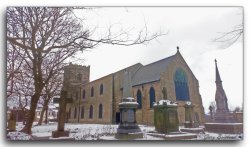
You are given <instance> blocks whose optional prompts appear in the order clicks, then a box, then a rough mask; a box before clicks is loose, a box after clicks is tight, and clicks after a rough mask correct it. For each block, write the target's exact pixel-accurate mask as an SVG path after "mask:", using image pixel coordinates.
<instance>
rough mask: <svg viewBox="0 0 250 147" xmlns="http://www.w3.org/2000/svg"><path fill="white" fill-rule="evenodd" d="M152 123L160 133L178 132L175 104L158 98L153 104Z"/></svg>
mask: <svg viewBox="0 0 250 147" xmlns="http://www.w3.org/2000/svg"><path fill="white" fill-rule="evenodd" d="M154 125H155V130H156V131H157V132H160V133H165V134H166V133H170V132H179V119H178V112H177V104H176V103H173V102H171V101H170V100H160V101H159V102H157V103H156V104H154Z"/></svg>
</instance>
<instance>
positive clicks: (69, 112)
mask: <svg viewBox="0 0 250 147" xmlns="http://www.w3.org/2000/svg"><path fill="white" fill-rule="evenodd" d="M69 118H71V108H69Z"/></svg>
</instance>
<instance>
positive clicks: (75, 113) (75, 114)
mask: <svg viewBox="0 0 250 147" xmlns="http://www.w3.org/2000/svg"><path fill="white" fill-rule="evenodd" d="M76 116H77V108H76V107H75V111H74V119H76Z"/></svg>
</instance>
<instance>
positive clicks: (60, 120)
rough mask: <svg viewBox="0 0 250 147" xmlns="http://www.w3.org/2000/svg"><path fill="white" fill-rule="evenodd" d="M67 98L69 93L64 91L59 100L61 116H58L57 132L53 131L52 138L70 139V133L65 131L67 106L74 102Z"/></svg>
mask: <svg viewBox="0 0 250 147" xmlns="http://www.w3.org/2000/svg"><path fill="white" fill-rule="evenodd" d="M66 97H67V91H65V90H62V92H61V96H60V98H59V114H58V125H57V130H56V131H52V137H53V138H58V137H69V131H65V130H64V125H65V116H66V104H67V103H70V102H71V101H72V100H71V99H70V98H66Z"/></svg>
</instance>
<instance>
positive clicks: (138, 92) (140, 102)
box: [136, 89, 142, 109]
mask: <svg viewBox="0 0 250 147" xmlns="http://www.w3.org/2000/svg"><path fill="white" fill-rule="evenodd" d="M136 96H137V103H138V104H139V105H138V109H141V108H142V100H141V90H139V89H138V90H137V94H136Z"/></svg>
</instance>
